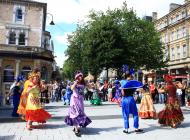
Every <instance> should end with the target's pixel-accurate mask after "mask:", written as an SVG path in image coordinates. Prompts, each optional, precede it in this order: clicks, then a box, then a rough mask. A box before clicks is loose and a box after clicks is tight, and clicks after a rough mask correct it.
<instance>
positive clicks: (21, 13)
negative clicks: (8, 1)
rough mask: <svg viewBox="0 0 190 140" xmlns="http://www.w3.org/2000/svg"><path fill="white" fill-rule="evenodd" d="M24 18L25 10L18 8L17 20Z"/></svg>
mask: <svg viewBox="0 0 190 140" xmlns="http://www.w3.org/2000/svg"><path fill="white" fill-rule="evenodd" d="M22 18H23V12H22V9H21V8H18V9H17V10H16V18H15V19H16V21H22Z"/></svg>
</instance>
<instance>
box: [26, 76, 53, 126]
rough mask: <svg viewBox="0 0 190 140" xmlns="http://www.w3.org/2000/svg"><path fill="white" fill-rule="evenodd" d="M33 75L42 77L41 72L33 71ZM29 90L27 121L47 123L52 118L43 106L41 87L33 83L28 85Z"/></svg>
mask: <svg viewBox="0 0 190 140" xmlns="http://www.w3.org/2000/svg"><path fill="white" fill-rule="evenodd" d="M31 77H32V78H33V77H40V73H32V75H31ZM27 92H28V98H27V104H26V116H25V119H26V121H31V122H38V123H45V122H46V120H47V119H49V118H51V115H50V114H49V113H48V112H46V111H45V110H44V109H43V108H42V107H41V104H40V99H39V96H40V87H38V86H37V85H34V84H33V85H32V86H30V87H28V89H27Z"/></svg>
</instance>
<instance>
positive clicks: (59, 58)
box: [55, 54, 67, 68]
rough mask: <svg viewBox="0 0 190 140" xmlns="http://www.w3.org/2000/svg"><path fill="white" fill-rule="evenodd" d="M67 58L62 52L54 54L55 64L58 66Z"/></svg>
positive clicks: (61, 65)
mask: <svg viewBox="0 0 190 140" xmlns="http://www.w3.org/2000/svg"><path fill="white" fill-rule="evenodd" d="M66 59H67V57H66V56H65V55H64V54H56V57H55V61H56V63H57V66H59V67H60V68H62V67H63V63H64V61H65V60H66Z"/></svg>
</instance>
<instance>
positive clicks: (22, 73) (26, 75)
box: [21, 66, 32, 79]
mask: <svg viewBox="0 0 190 140" xmlns="http://www.w3.org/2000/svg"><path fill="white" fill-rule="evenodd" d="M31 71H32V69H31V68H30V66H24V67H23V68H22V70H21V75H23V76H24V78H26V79H27V78H28V73H29V72H31Z"/></svg>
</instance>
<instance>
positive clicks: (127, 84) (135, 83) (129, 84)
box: [120, 80, 143, 89]
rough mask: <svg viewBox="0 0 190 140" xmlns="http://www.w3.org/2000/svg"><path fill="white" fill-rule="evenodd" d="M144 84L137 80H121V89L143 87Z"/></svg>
mask: <svg viewBox="0 0 190 140" xmlns="http://www.w3.org/2000/svg"><path fill="white" fill-rule="evenodd" d="M142 87H143V84H142V83H141V82H139V81H137V80H129V81H127V80H125V81H123V82H121V87H120V89H138V88H142Z"/></svg>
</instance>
